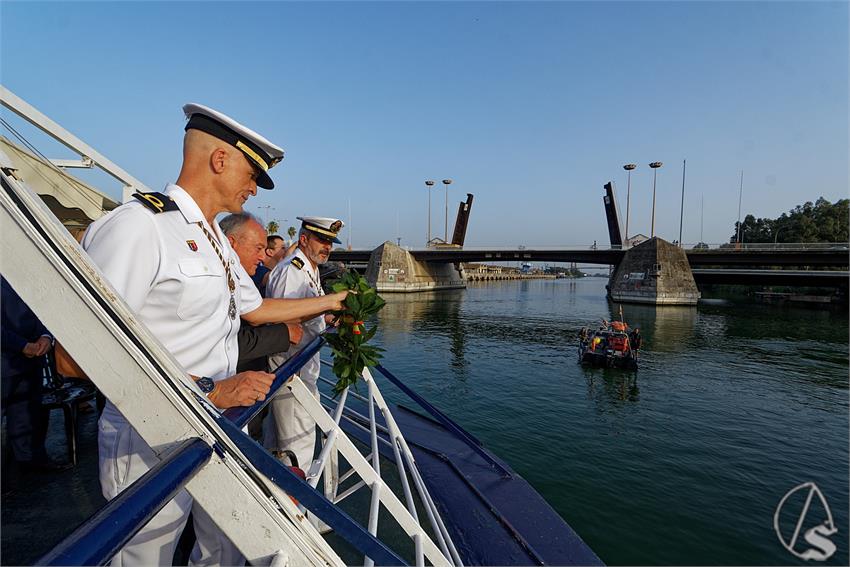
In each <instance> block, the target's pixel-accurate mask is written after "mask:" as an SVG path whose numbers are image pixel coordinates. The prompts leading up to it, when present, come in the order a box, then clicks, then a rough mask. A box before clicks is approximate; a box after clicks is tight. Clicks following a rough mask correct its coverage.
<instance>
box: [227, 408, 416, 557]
mask: <svg viewBox="0 0 850 567" xmlns="http://www.w3.org/2000/svg"><path fill="white" fill-rule="evenodd" d="M219 425H220V426H221V428H222V429H224V432H225V433H226V434H227V436H228V437H230V440H231V441H233V443H234V444H236V446H237V447H238V448H239V450H240V451H241V452H242V454H243V455H245V456H246V457H247V458H248V460H249V461H250V462H251V464H252V465H253V466H254V467H255V468H256V469H257V470H258V471H260V472H261V473H262V474H263V475H264V476H266V477H268V479H269V480H271V481H272V482H273V483H275V484H276V485H277V486H279V487H280V488H281V489H282V490H283V491H284V492H286V493H287V494H289V495H290V496H292V497H293V498H295V499H297V500H298V502H299V503H300V504H302V505H304V507H305V508H307V509H308V510H309V511H310V512H312V513H313V514H315V515H316V517H317V518H319V519H320V520H322V521H323V522H324V523H326V524H327V525H329V526H330V527H331V528H333V530H334V532H335V533H336V534H337V535H339V536H340V537H342V538H343V539H345V540H346V541H347V542H348V543H350V544H351V545H352V546H353V547H354V548H355V549H357V550H358V551H359V552H360V553H362V554H364V555H366V556H368V557H370V558H371V559H372V561H374V562H375V565H407V563H406V562H405V561H404V560H403V559H402V558H401V557H399V556H398V555H396V553H395V552H394V551H393V550H392V549H390V548H389V547H387V546H386V545H385V544H384V543H383V542H382V541H381V540H379V539H377V538H376V537H375V536H373V535H372V534H370V533H369V532H367V531H366V530H365V529H363V527H362V526H361V525H360V524H358V523H357V522H355V521H354V520H353V519H352V518H351V516H349V515H348V514H346V513H345V512H343V511H342V509H340V508H339V507H338V506H337V505H336V504H334V503H333V502H331V501H330V500H328V499H327V498H325V495H324V494H322V493H321V492H319V491H317V490H316V489H315V488H313V487H312V486H310V485H309V484H307V483H306V482H305V481H303V480H302V479H301V478H300V477H298V476H296V475H295V473H293V472H292V470H291V469H290V468H289V467H288V466H286V465H284V464H283V463H281V462H280V461H278V460H277V459H275V458H274V457H273V456H272V455H271V454H270V453H269V452H268V451H267V450H266V449H264V448H263V447H261V446H260V445H259V444H258V443H257V442H256V441H254V440H253V439H251V438H250V437H248V436H247V435H245V433H244V432H243V431H242V430H241V429H240V428H239V426H238V425H236V424H234V423H231V422H229V421H228V420H224V419H222V420H219Z"/></svg>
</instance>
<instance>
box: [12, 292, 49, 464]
mask: <svg viewBox="0 0 850 567" xmlns="http://www.w3.org/2000/svg"><path fill="white" fill-rule="evenodd" d="M0 285H2V297H0V302H2V303H0V310H2V321H0V325H2V326H0V332H2V356H0V361H2V368H0V376H2V386H3V387H2V404H3V413H4V414H5V415H6V437H7V440H8V442H9V446H10V447H11V451H12V455H13V456H14V458H15V460H16V461H17V462H18V463H19V464H20V466H21V468H23V469H26V470H56V469H61V468H63V467H62V466H57V465H53V464H50V463H49V462H48V460H47V453H46V451H45V449H44V436H45V433H46V431H45V429H44V427H43V423H44V420H43V419H42V416H43V410H42V407H41V395H42V381H43V370H44V361H45V360H44V355H45V354H47V353H48V352H50V350H51V349H52V348H53V337H52V336H51V334H50V332H49V331H48V330H47V329H46V328H45V327H44V325H42V324H41V321H39V320H38V318H37V317H36V316H35V314H34V313H33V312H32V310H31V309H30V308H29V307H28V306H27V304H26V303H24V302H23V300H22V299H21V298H20V296H19V295H18V294H17V293H16V292H15V290H14V289H12V286H10V285H9V282H7V281H6V280H5V279H0Z"/></svg>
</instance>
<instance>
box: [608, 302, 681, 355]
mask: <svg viewBox="0 0 850 567" xmlns="http://www.w3.org/2000/svg"><path fill="white" fill-rule="evenodd" d="M608 303H609V306H610V311H609V313H610V316H611V319H612V320H613V319H618V320H619V318H620V307H622V308H623V318H624V319H625V321H626V323H628V324H629V326H630V327H632V328H638V329H640V332H641V334H642V335H643V348H645V349H647V348H649V345H648V344H647V343H648V342H650V341H651V342H652V345H653V348H652V350H657V351H665V352H676V351H682V350H685V349H686V348H688V347H689V346H690V345H691V344H692V342H691V338H692V337H693V334H694V332H695V330H696V326H697V307H696V306H695V305H660V306H657V307H656V306H654V305H635V304H625V303H615V302H612V301H609V302H608Z"/></svg>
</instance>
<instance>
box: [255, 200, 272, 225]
mask: <svg viewBox="0 0 850 567" xmlns="http://www.w3.org/2000/svg"><path fill="white" fill-rule="evenodd" d="M257 208H258V209H265V210H266V215H265V218H266V227H268V226H269V209H271V210H274V207H272V206H271V205H260V206H259V207H257ZM264 228H265V227H264Z"/></svg>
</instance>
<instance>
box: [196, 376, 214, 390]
mask: <svg viewBox="0 0 850 567" xmlns="http://www.w3.org/2000/svg"><path fill="white" fill-rule="evenodd" d="M195 384H197V385H198V388H200V389H201V391H202V392H203V393H205V394H209V393H210V392H212V391H213V390H214V389H215V382H213V379H212V378H207V377H206V376H202V377H201V378H198V379H197V380H195Z"/></svg>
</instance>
